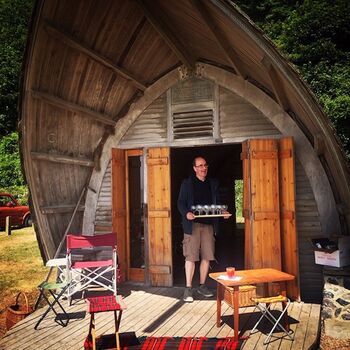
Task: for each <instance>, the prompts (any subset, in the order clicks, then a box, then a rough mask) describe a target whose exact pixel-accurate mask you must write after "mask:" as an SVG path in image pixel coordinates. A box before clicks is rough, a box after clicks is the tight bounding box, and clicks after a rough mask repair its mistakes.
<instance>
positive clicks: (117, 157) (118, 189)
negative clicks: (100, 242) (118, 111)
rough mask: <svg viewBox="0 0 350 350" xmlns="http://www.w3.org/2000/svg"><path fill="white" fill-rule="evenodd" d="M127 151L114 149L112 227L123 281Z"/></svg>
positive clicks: (125, 271) (125, 257)
mask: <svg viewBox="0 0 350 350" xmlns="http://www.w3.org/2000/svg"><path fill="white" fill-rule="evenodd" d="M125 189H126V185H125V151H124V150H122V149H116V148H114V149H112V226H113V232H116V235H117V253H118V263H119V268H120V272H121V280H122V281H125V280H126V278H127V253H126V237H127V235H126V191H125Z"/></svg>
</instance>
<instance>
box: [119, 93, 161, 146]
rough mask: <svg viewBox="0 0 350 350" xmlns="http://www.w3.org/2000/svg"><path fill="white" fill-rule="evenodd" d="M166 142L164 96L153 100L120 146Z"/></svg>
mask: <svg viewBox="0 0 350 350" xmlns="http://www.w3.org/2000/svg"><path fill="white" fill-rule="evenodd" d="M166 141H167V105H166V94H163V95H162V96H160V97H159V98H158V99H157V100H155V101H154V102H153V103H152V104H151V105H150V106H149V107H148V108H147V109H146V110H145V111H144V112H143V113H142V114H141V115H140V117H139V118H138V119H137V120H136V122H135V123H134V124H133V125H132V127H131V128H130V129H129V130H128V132H127V133H126V134H125V136H124V137H123V139H122V141H121V143H120V146H129V145H130V146H135V145H147V144H155V143H160V142H166Z"/></svg>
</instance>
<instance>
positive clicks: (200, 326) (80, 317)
mask: <svg viewBox="0 0 350 350" xmlns="http://www.w3.org/2000/svg"><path fill="white" fill-rule="evenodd" d="M119 292H120V294H121V295H123V297H124V299H125V302H126V305H127V309H126V310H125V311H124V312H123V317H122V321H121V327H120V331H121V332H135V333H136V335H137V336H168V337H184V336H186V337H203V336H205V337H218V338H224V337H227V336H233V317H232V309H231V308H230V307H228V306H227V305H226V304H225V303H223V305H222V315H223V316H222V321H223V322H222V325H221V327H216V300H215V298H210V299H203V298H200V297H199V295H198V294H195V301H194V302H193V303H184V302H183V301H182V294H183V289H182V288H180V287H172V288H164V287H158V288H157V287H145V286H139V285H134V284H124V285H122V286H120V289H119ZM63 304H64V306H65V308H66V310H67V312H68V313H69V316H70V320H69V324H68V326H67V327H61V326H60V325H58V324H57V323H56V322H54V316H55V315H54V314H53V313H52V312H50V313H49V314H48V315H47V316H46V318H45V319H44V320H43V321H42V323H41V324H40V326H39V328H38V330H36V331H35V330H34V325H35V324H36V322H37V321H38V319H39V318H40V316H41V315H42V313H43V312H44V310H45V309H38V310H37V311H35V312H34V313H32V314H31V315H30V316H28V317H27V318H25V319H24V320H22V321H21V322H19V323H18V324H16V325H15V326H14V327H13V328H12V329H10V330H9V331H8V332H7V333H6V335H5V336H4V337H3V338H2V339H1V340H0V349H4V350H5V349H6V350H7V349H16V350H17V349H37V350H39V349H73V350H74V349H83V344H84V340H85V337H86V335H87V333H88V329H89V321H90V317H89V314H88V313H87V312H86V310H87V307H86V303H85V301H84V300H76V301H75V302H73V303H72V305H71V306H67V303H66V302H65V301H64V302H63ZM320 309H321V306H320V305H318V304H306V303H296V302H295V303H292V304H291V306H290V308H289V320H290V324H291V329H292V330H293V332H294V341H290V340H287V339H283V340H281V339H277V340H275V341H273V342H272V343H270V344H269V345H267V346H264V345H263V341H264V339H265V334H264V333H266V331H267V328H266V329H265V328H264V327H260V328H259V329H258V330H259V331H258V332H257V333H255V334H253V335H251V336H250V337H249V338H248V339H247V340H246V341H245V342H244V343H243V344H242V346H241V349H244V350H249V349H258V350H260V349H293V350H294V349H313V348H317V344H318V338H319V328H320ZM253 310H254V308H252V307H247V308H241V309H240V327H241V332H242V333H245V334H248V332H249V330H250V329H252V327H253V325H254V324H255V322H256V320H257V317H258V314H257V313H255V312H253ZM96 316H97V317H96V329H97V333H98V334H110V333H113V330H114V328H113V327H114V321H113V313H112V312H109V313H108V312H107V313H98V314H97V315H96ZM277 335H278V333H277Z"/></svg>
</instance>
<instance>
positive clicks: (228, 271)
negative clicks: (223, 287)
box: [226, 267, 236, 278]
mask: <svg viewBox="0 0 350 350" xmlns="http://www.w3.org/2000/svg"><path fill="white" fill-rule="evenodd" d="M235 270H236V269H235V268H234V267H226V274H227V277H228V278H233V276H234V275H235Z"/></svg>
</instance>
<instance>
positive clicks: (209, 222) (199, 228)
mask: <svg viewBox="0 0 350 350" xmlns="http://www.w3.org/2000/svg"><path fill="white" fill-rule="evenodd" d="M192 165H193V171H194V174H192V175H191V176H190V177H189V178H187V179H185V180H183V182H182V184H181V188H180V193H179V198H178V201H177V205H178V209H179V211H180V213H181V216H182V226H183V230H184V239H183V242H182V243H183V254H184V256H185V276H186V288H185V292H184V296H183V300H184V301H185V302H192V301H193V291H192V279H193V275H194V272H195V262H196V261H199V253H200V258H201V262H200V266H199V283H200V285H199V288H198V289H197V292H198V293H199V294H201V295H203V296H204V297H211V296H213V295H214V294H213V292H212V291H210V290H209V289H208V288H207V287H206V285H205V281H206V279H207V276H208V272H209V264H210V261H211V260H215V256H214V254H215V238H214V233H217V232H218V218H211V217H207V218H205V217H204V218H195V215H194V213H193V212H192V211H191V206H193V205H199V204H201V205H205V204H208V205H210V204H218V202H219V183H218V181H216V180H214V179H209V178H207V174H208V163H207V162H206V160H205V158H203V157H196V158H195V159H194V160H193V164H192ZM225 213H226V214H227V215H225V217H224V218H229V216H230V214H229V213H227V212H225Z"/></svg>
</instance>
